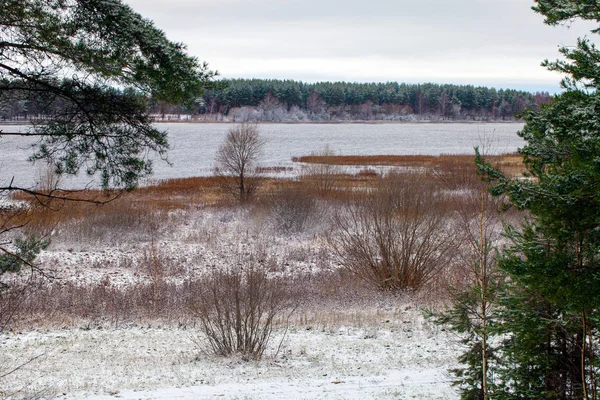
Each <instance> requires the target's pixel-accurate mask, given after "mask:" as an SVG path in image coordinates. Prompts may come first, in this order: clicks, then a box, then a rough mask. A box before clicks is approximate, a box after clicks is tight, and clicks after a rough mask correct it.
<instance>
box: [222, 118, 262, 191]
mask: <svg viewBox="0 0 600 400" xmlns="http://www.w3.org/2000/svg"><path fill="white" fill-rule="evenodd" d="M265 143H266V142H265V140H264V139H263V138H262V137H261V136H260V134H259V132H258V125H256V124H255V123H243V124H240V125H238V126H236V127H234V128H231V129H230V130H229V132H228V133H227V137H226V138H225V141H224V142H223V144H222V145H221V147H219V150H218V151H217V156H216V163H215V169H214V170H215V175H216V176H218V177H220V178H221V180H220V181H221V187H222V188H223V190H225V191H226V192H228V193H230V194H231V195H233V196H235V197H236V198H237V199H238V200H240V201H246V200H248V199H250V198H251V197H252V194H253V193H254V192H255V190H256V189H257V187H258V185H259V183H260V179H259V178H260V177H259V172H258V171H257V168H256V164H257V162H258V159H259V157H260V155H261V152H262V149H263V147H264V145H265Z"/></svg>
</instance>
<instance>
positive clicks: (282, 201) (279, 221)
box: [267, 187, 318, 234]
mask: <svg viewBox="0 0 600 400" xmlns="http://www.w3.org/2000/svg"><path fill="white" fill-rule="evenodd" d="M267 206H268V207H269V213H270V215H271V218H272V221H273V224H274V226H275V229H276V230H277V231H278V232H279V233H283V234H293V233H300V232H303V231H304V230H305V229H307V228H308V227H309V226H310V224H311V223H313V222H315V220H316V219H317V217H318V205H317V201H316V199H315V197H314V196H313V195H312V194H311V193H307V191H306V190H305V189H304V188H300V187H286V188H283V189H281V190H279V191H278V192H276V193H274V194H273V196H272V197H271V199H270V201H269V203H268V205H267Z"/></svg>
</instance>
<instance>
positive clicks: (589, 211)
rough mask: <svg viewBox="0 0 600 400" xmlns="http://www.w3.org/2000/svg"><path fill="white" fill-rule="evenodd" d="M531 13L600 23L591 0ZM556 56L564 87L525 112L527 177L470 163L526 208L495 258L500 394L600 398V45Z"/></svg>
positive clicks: (556, 0) (567, 0) (552, 4)
mask: <svg viewBox="0 0 600 400" xmlns="http://www.w3.org/2000/svg"><path fill="white" fill-rule="evenodd" d="M533 9H534V10H535V11H536V12H538V13H541V14H542V15H544V16H545V17H546V20H545V22H546V23H547V24H550V25H556V24H560V23H563V22H568V23H571V22H572V21H573V20H575V19H583V20H590V21H594V22H600V3H598V2H597V1H595V0H577V1H575V0H538V1H536V5H535V6H534V7H533ZM599 31H600V28H598V29H594V30H593V31H592V33H594V34H596V33H598V32H599ZM560 52H561V53H562V55H563V57H564V60H561V61H556V62H549V61H545V62H544V65H545V66H547V67H548V68H549V69H550V70H554V71H559V72H562V73H564V74H566V77H565V78H564V79H563V81H562V86H563V88H564V92H563V93H561V94H559V95H557V96H556V97H555V100H554V102H553V103H552V104H550V105H549V106H546V107H544V108H542V109H541V110H540V111H527V112H526V113H525V114H524V116H523V118H524V119H525V121H526V124H525V126H524V128H523V130H522V131H521V132H520V133H519V135H520V136H521V137H522V138H523V139H524V140H525V141H526V145H525V146H524V147H523V148H522V149H520V154H521V155H522V156H523V161H524V164H525V167H526V173H525V176H524V179H516V178H513V177H508V176H505V175H503V174H502V173H501V172H500V171H498V170H496V169H494V168H493V167H491V166H490V165H489V164H486V163H485V161H484V160H483V158H482V157H480V156H479V157H478V159H477V163H478V168H479V171H480V172H481V173H482V174H483V175H484V176H485V178H486V179H488V180H489V181H491V182H493V187H492V192H493V193H494V194H506V195H507V196H508V198H509V199H510V202H511V203H512V205H513V206H515V207H516V208H518V209H520V210H524V211H526V212H527V213H528V218H527V219H526V220H525V221H524V222H523V224H522V226H521V227H520V228H514V227H509V228H507V230H506V236H507V238H508V239H510V242H511V244H510V245H509V246H508V247H507V248H506V249H505V250H504V251H503V252H502V254H501V257H500V258H499V266H500V268H501V269H502V270H503V271H504V272H505V273H506V275H507V278H506V279H507V288H506V290H505V292H504V293H503V295H502V296H501V299H500V301H499V303H500V305H501V306H502V316H501V319H500V321H501V322H500V325H499V327H498V328H499V334H501V335H502V336H501V338H503V339H504V340H503V343H502V346H501V354H502V359H501V361H500V364H501V368H500V369H499V371H498V375H497V384H498V386H499V387H502V388H503V390H502V391H501V392H498V393H497V394H496V395H495V396H494V398H498V399H596V398H597V397H598V394H599V392H598V387H597V385H598V373H599V372H600V371H599V368H598V366H599V365H598V361H597V360H598V356H599V355H600V354H599V352H600V347H599V343H600V342H599V339H600V332H599V327H600V324H599V322H600V321H599V316H600V314H599V311H600V191H599V189H600V112H599V111H600V94H599V92H598V89H600V61H599V60H600V51H598V49H597V48H596V46H595V45H594V44H593V43H592V42H591V41H590V40H589V39H579V40H578V43H577V46H576V47H574V48H567V47H563V48H561V49H560Z"/></svg>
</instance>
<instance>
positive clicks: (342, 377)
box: [2, 308, 459, 399]
mask: <svg viewBox="0 0 600 400" xmlns="http://www.w3.org/2000/svg"><path fill="white" fill-rule="evenodd" d="M399 317H400V318H399V319H397V320H393V321H389V320H388V321H389V322H385V321H381V322H380V323H378V324H374V325H372V326H368V327H364V328H353V327H350V326H340V327H339V328H335V329H334V328H321V329H312V328H311V327H298V328H296V327H292V328H291V329H290V330H289V332H288V333H287V335H286V336H285V338H284V339H283V343H282V345H281V348H280V349H279V354H277V355H276V354H275V353H276V351H277V347H278V346H279V343H280V342H281V335H282V332H281V331H280V332H278V335H277V336H276V337H275V339H274V341H273V342H272V345H271V348H270V349H269V351H268V352H267V354H266V355H265V356H264V358H263V359H262V360H261V361H243V360H241V359H239V358H236V357H231V358H219V357H215V356H211V355H208V354H206V353H204V352H203V351H202V350H201V348H199V347H198V333H197V331H196V330H195V329H193V328H191V327H187V328H178V327H162V328H158V327H139V326H137V327H126V328H121V329H114V328H113V329H95V328H94V329H89V330H84V329H68V330H58V331H43V332H42V331H34V332H21V333H13V334H6V335H4V336H3V337H2V347H3V353H4V356H3V358H4V359H5V360H6V362H5V365H6V366H7V367H8V366H16V365H20V364H21V363H23V362H26V361H27V360H30V359H32V358H34V357H36V356H40V355H41V357H40V358H37V359H36V360H34V361H32V362H31V363H29V364H26V365H25V366H23V367H22V368H21V369H20V370H19V371H18V372H16V373H13V374H10V375H8V376H7V377H6V378H4V380H3V382H2V387H3V388H4V390H5V391H6V392H7V393H10V392H11V391H16V390H19V389H20V390H25V389H26V390H27V391H29V392H39V393H41V394H43V395H45V396H47V397H60V398H66V399H79V398H93V399H109V398H124V399H171V398H173V399H213V398H215V399H216V398H220V399H223V398H225V399H282V398H288V399H316V398H318V399H359V398H360V399H383V398H390V399H392V398H393V399H455V398H457V396H456V394H455V392H454V391H453V389H452V388H451V387H450V384H449V380H450V376H449V374H448V373H447V369H448V368H449V367H452V366H453V365H455V363H456V355H457V351H458V350H459V347H458V345H457V344H456V340H455V338H453V337H452V336H450V335H448V334H447V333H446V332H443V331H440V330H439V328H436V327H433V326H431V325H430V324H429V323H428V322H426V321H424V320H423V318H422V316H421V315H420V312H419V310H416V309H414V308H410V309H408V310H406V311H404V312H402V313H401V314H399Z"/></svg>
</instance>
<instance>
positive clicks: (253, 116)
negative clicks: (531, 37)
mask: <svg viewBox="0 0 600 400" xmlns="http://www.w3.org/2000/svg"><path fill="white" fill-rule="evenodd" d="M9 93H10V94H9V95H6V94H3V96H0V119H1V120H4V121H11V120H13V121H14V120H31V119H43V118H44V117H45V116H48V115H56V114H60V113H66V114H68V110H66V109H65V108H64V107H65V106H64V105H63V104H60V103H58V102H52V101H48V99H47V98H44V99H42V98H40V99H35V98H30V97H29V96H27V95H26V94H25V93H23V95H22V96H21V95H20V94H19V93H18V92H16V91H10V92H9ZM148 101H149V106H150V107H149V112H150V114H152V116H153V117H154V118H155V119H156V120H202V121H231V122H244V121H264V122H303V121H306V122H308V121H315V122H326V121H356V120H358V121H377V120H379V121H413V120H415V121H417V120H435V121H437V120H473V121H511V120H515V119H516V117H515V116H516V115H518V114H519V113H521V112H522V111H524V110H526V109H532V108H533V109H538V108H539V107H540V105H542V104H547V103H550V102H551V101H552V96H550V95H549V94H548V93H546V92H538V93H529V92H524V91H519V90H512V89H500V90H497V89H494V88H487V87H481V86H472V85H449V84H445V85H441V84H435V83H423V84H407V83H396V82H388V83H349V82H319V83H303V82H299V81H292V80H272V79H268V80H265V79H227V80H219V81H217V82H216V83H215V85H214V88H213V89H210V90H207V91H206V92H205V93H204V94H203V96H202V98H200V99H198V100H197V101H196V103H195V104H193V105H191V106H190V105H188V106H187V107H186V106H175V105H171V104H167V103H162V102H158V101H155V100H154V99H148Z"/></svg>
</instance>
